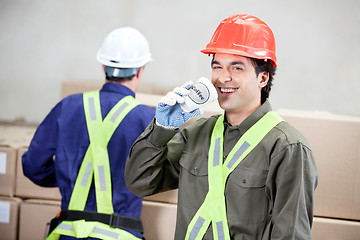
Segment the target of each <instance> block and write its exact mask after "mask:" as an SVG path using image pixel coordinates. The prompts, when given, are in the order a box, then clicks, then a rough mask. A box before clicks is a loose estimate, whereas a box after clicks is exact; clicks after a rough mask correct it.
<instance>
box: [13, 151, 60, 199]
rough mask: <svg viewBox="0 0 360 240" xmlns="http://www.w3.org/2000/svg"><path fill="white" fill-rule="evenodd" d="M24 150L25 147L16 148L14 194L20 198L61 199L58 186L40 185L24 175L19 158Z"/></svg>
mask: <svg viewBox="0 0 360 240" xmlns="http://www.w3.org/2000/svg"><path fill="white" fill-rule="evenodd" d="M26 151H27V148H20V149H18V154H17V167H16V168H17V169H16V187H15V196H18V197H22V198H37V199H49V200H61V194H60V191H59V188H58V187H51V188H50V187H41V186H38V185H36V184H35V183H33V182H32V181H31V180H30V179H28V178H27V177H25V176H24V174H23V169H22V163H21V161H22V160H21V159H22V155H23V154H24V152H26Z"/></svg>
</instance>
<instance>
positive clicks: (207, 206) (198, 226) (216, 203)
mask: <svg viewBox="0 0 360 240" xmlns="http://www.w3.org/2000/svg"><path fill="white" fill-rule="evenodd" d="M223 121H224V115H221V116H220V117H219V118H218V120H217V122H216V123H215V126H214V129H213V132H212V135H211V142H210V148H209V159H208V182H209V192H208V193H207V195H206V197H205V200H204V202H203V204H202V205H201V206H200V208H199V209H198V211H197V212H196V214H195V216H194V217H193V219H192V220H191V221H190V224H189V226H188V229H187V233H186V237H185V239H190V240H199V239H202V237H203V236H204V234H205V232H206V230H207V228H208V227H209V225H210V223H211V222H212V224H213V225H212V229H213V236H214V239H215V240H230V233H229V227H228V223H227V217H226V203H225V185H226V181H227V178H228V176H229V174H230V173H231V172H232V171H233V170H234V169H235V168H236V167H237V166H238V165H239V164H240V162H241V161H242V160H243V159H244V158H245V157H246V156H247V155H248V154H249V153H250V152H251V151H252V150H253V149H254V148H255V147H256V145H257V144H258V143H259V142H260V141H261V140H262V139H263V138H264V137H265V136H266V134H268V133H269V132H270V131H271V129H273V128H274V127H275V126H276V125H277V124H278V123H280V122H281V121H283V119H282V118H281V117H280V116H279V115H278V114H276V113H275V112H268V113H267V114H265V115H264V116H263V117H262V118H261V119H260V120H259V121H258V122H257V123H255V124H254V125H253V126H252V127H251V128H250V129H249V130H248V131H247V132H246V133H245V134H243V136H242V137H241V138H240V139H239V140H238V142H237V143H236V144H235V146H234V147H233V149H232V150H231V151H230V153H229V155H228V157H227V159H226V161H225V162H224V164H223V163H222V157H223V152H222V151H223V141H224V140H223V131H224V125H223ZM240 204H241V203H240Z"/></svg>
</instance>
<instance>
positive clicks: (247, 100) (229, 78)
mask: <svg viewBox="0 0 360 240" xmlns="http://www.w3.org/2000/svg"><path fill="white" fill-rule="evenodd" d="M211 66H212V78H211V82H212V83H213V84H214V86H215V88H216V90H217V93H218V96H219V98H218V100H219V105H220V107H221V108H222V109H224V110H225V111H226V112H227V113H236V112H242V111H251V110H252V109H254V108H257V107H259V106H260V104H261V88H262V87H263V86H265V85H266V83H267V79H268V78H267V77H266V76H268V75H267V74H266V73H260V74H259V75H258V76H256V73H255V67H254V66H253V64H252V62H251V60H250V59H249V58H247V57H242V56H239V55H231V54H215V56H214V59H213V62H212V64H211ZM264 76H265V77H264Z"/></svg>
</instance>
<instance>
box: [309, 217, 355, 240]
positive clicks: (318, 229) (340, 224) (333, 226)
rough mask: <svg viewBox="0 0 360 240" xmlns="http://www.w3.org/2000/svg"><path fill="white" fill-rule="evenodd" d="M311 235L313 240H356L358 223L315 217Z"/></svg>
mask: <svg viewBox="0 0 360 240" xmlns="http://www.w3.org/2000/svg"><path fill="white" fill-rule="evenodd" d="M311 234H312V239H313V240H324V239H326V240H358V239H360V222H358V221H346V220H339V219H331V218H320V217H315V218H314V223H313V227H312V231H311Z"/></svg>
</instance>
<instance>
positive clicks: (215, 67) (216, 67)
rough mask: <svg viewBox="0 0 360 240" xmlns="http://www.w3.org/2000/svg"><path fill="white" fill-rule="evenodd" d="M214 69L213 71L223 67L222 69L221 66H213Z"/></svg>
mask: <svg viewBox="0 0 360 240" xmlns="http://www.w3.org/2000/svg"><path fill="white" fill-rule="evenodd" d="M212 68H213V69H221V67H220V66H217V65H213V67H212Z"/></svg>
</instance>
